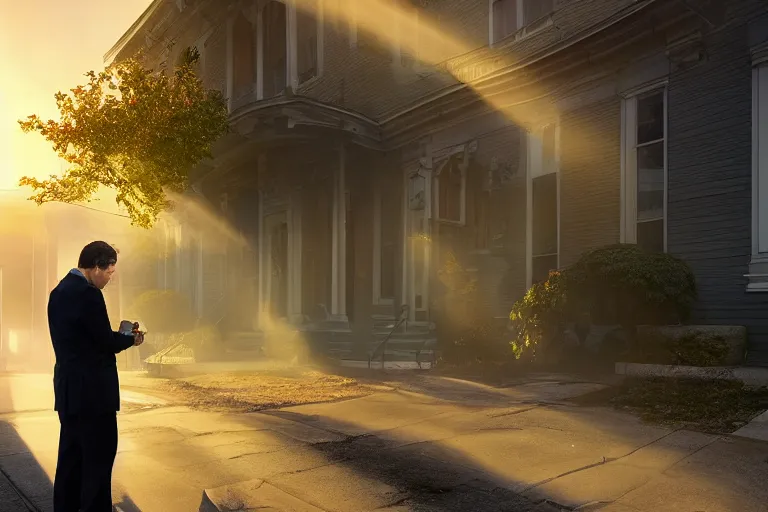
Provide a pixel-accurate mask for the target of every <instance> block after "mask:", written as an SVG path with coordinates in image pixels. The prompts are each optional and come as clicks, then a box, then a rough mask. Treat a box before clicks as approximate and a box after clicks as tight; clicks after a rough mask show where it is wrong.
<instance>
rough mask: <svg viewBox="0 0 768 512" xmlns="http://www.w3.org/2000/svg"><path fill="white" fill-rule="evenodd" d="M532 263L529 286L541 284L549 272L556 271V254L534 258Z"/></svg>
mask: <svg viewBox="0 0 768 512" xmlns="http://www.w3.org/2000/svg"><path fill="white" fill-rule="evenodd" d="M532 263H533V265H532V267H533V268H532V272H531V278H532V279H531V281H532V282H531V284H536V283H542V282H544V281H546V280H547V278H548V277H549V273H550V272H551V271H553V270H557V254H555V255H552V256H538V257H534V258H533V261H532Z"/></svg>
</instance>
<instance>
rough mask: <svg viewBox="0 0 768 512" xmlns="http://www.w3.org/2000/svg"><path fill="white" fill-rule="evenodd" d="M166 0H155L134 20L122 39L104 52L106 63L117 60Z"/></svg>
mask: <svg viewBox="0 0 768 512" xmlns="http://www.w3.org/2000/svg"><path fill="white" fill-rule="evenodd" d="M165 1H166V0H153V2H152V3H151V4H149V7H147V8H146V9H145V10H144V12H143V13H142V15H141V16H139V19H137V20H136V21H135V22H133V25H131V27H130V28H129V29H128V30H127V31H126V32H125V33H124V34H123V35H122V36H121V37H120V39H118V40H117V43H115V45H114V46H113V47H112V48H110V49H109V51H108V52H107V53H105V54H104V64H105V65H107V66H108V65H110V64H112V62H113V61H114V60H115V58H116V57H117V56H118V54H119V53H120V52H121V51H122V50H123V48H125V47H126V46H127V45H128V43H129V42H130V41H131V40H132V39H133V38H134V37H136V34H138V33H139V31H140V30H141V29H142V28H144V26H145V25H146V24H147V22H148V21H149V19H150V18H151V17H152V15H153V14H154V13H155V11H157V9H158V8H159V7H160V6H161V5H162V4H163V3H165Z"/></svg>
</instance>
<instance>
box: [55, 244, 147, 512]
mask: <svg viewBox="0 0 768 512" xmlns="http://www.w3.org/2000/svg"><path fill="white" fill-rule="evenodd" d="M116 264H117V251H116V250H115V249H114V248H113V247H112V246H111V245H109V244H107V243H106V242H92V243H90V244H88V245H86V246H85V247H84V248H83V250H82V252H81V253H80V259H79V261H78V264H77V268H75V269H72V270H71V271H70V272H69V273H68V274H67V276H66V277H64V279H62V280H61V282H60V283H59V284H58V285H57V286H56V288H54V289H53V291H52V292H51V295H50V298H49V300H48V326H49V328H50V331H51V341H52V342H53V350H54V352H55V354H56V366H55V367H54V373H53V389H54V394H55V397H56V405H55V409H56V411H58V413H59V422H60V423H61V431H60V435H59V458H58V463H57V465H56V477H55V480H54V484H53V509H54V512H110V511H112V510H113V508H112V466H113V464H114V462H115V455H116V454H117V418H116V413H117V411H119V410H120V387H119V386H120V385H119V382H118V378H117V362H116V359H115V354H117V353H119V352H122V351H123V350H125V349H127V348H129V347H132V346H138V345H140V344H141V343H142V342H143V341H144V337H143V335H142V334H141V333H139V332H138V330H136V331H134V332H127V333H126V332H114V331H112V327H111V326H110V322H109V317H108V315H107V306H106V304H105V302H104V296H103V295H102V293H101V290H102V289H103V288H104V287H105V286H106V285H107V283H109V280H110V279H111V277H112V274H113V273H114V272H115V265H116Z"/></svg>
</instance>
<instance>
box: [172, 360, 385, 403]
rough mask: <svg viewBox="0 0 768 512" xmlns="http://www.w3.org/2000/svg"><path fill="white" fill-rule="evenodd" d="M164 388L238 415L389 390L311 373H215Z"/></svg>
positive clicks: (312, 371) (349, 379) (191, 400)
mask: <svg viewBox="0 0 768 512" xmlns="http://www.w3.org/2000/svg"><path fill="white" fill-rule="evenodd" d="M163 386H164V387H165V388H166V389H167V390H168V391H169V392H171V393H173V394H174V395H176V396H177V397H179V398H180V399H181V400H183V401H184V403H185V404H187V405H189V406H191V407H195V408H203V409H213V410H228V411H232V410H235V411H238V412H253V411H262V410H265V409H274V408H279V407H288V406H292V405H302V404H310V403H319V402H333V401H338V400H348V399H351V398H359V397H362V396H367V395H370V394H372V393H375V392H377V391H384V390H389V388H386V387H382V386H376V385H372V384H366V383H362V382H360V381H358V380H356V379H352V378H348V377H341V376H338V375H332V374H327V373H323V372H319V371H315V370H308V369H307V370H301V369H290V370H285V371H277V370H275V371H269V372H257V373H254V372H223V373H212V374H206V375H198V376H194V377H187V378H183V379H175V380H164V382H163Z"/></svg>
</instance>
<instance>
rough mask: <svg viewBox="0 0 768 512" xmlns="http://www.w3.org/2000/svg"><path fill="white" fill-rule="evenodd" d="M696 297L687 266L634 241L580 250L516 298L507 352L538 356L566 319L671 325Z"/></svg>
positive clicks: (631, 326)
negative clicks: (572, 261)
mask: <svg viewBox="0 0 768 512" xmlns="http://www.w3.org/2000/svg"><path fill="white" fill-rule="evenodd" d="M695 299H696V280H695V278H694V275H693V272H692V271H691V269H690V268H689V267H688V265H687V264H686V263H685V262H683V261H681V260H679V259H677V258H675V257H673V256H671V255H668V254H655V253H647V252H644V251H643V250H641V249H640V248H638V247H637V246H635V245H612V246H608V247H603V248H601V249H595V250H593V251H589V252H587V253H585V254H584V255H583V256H582V257H581V258H580V259H579V260H578V261H577V262H576V263H575V264H574V265H573V266H571V267H569V268H568V269H566V270H564V271H560V272H553V273H551V274H550V276H549V278H548V279H547V281H545V282H544V283H539V284H535V285H534V286H532V287H531V289H530V290H528V292H527V293H526V294H525V296H524V297H523V298H522V299H521V300H519V301H517V302H516V303H515V305H514V306H513V308H512V311H511V313H510V330H511V331H512V334H513V337H514V338H513V340H512V342H511V347H512V351H513V352H514V354H515V357H517V358H528V359H538V358H539V357H540V356H541V354H542V353H544V352H545V351H546V349H547V346H548V345H549V344H550V343H552V342H554V341H556V340H557V339H558V337H559V336H560V334H561V333H562V331H563V328H564V326H565V325H566V324H567V323H570V322H574V323H577V324H578V323H583V320H584V319H588V320H589V322H591V323H593V324H600V325H616V324H619V325H622V326H623V327H625V328H626V330H627V331H628V332H630V333H633V332H634V329H635V327H636V326H637V325H641V324H650V325H664V324H676V323H679V322H681V321H684V320H686V319H687V318H688V317H689V315H690V310H691V306H692V305H693V302H694V301H695Z"/></svg>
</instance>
